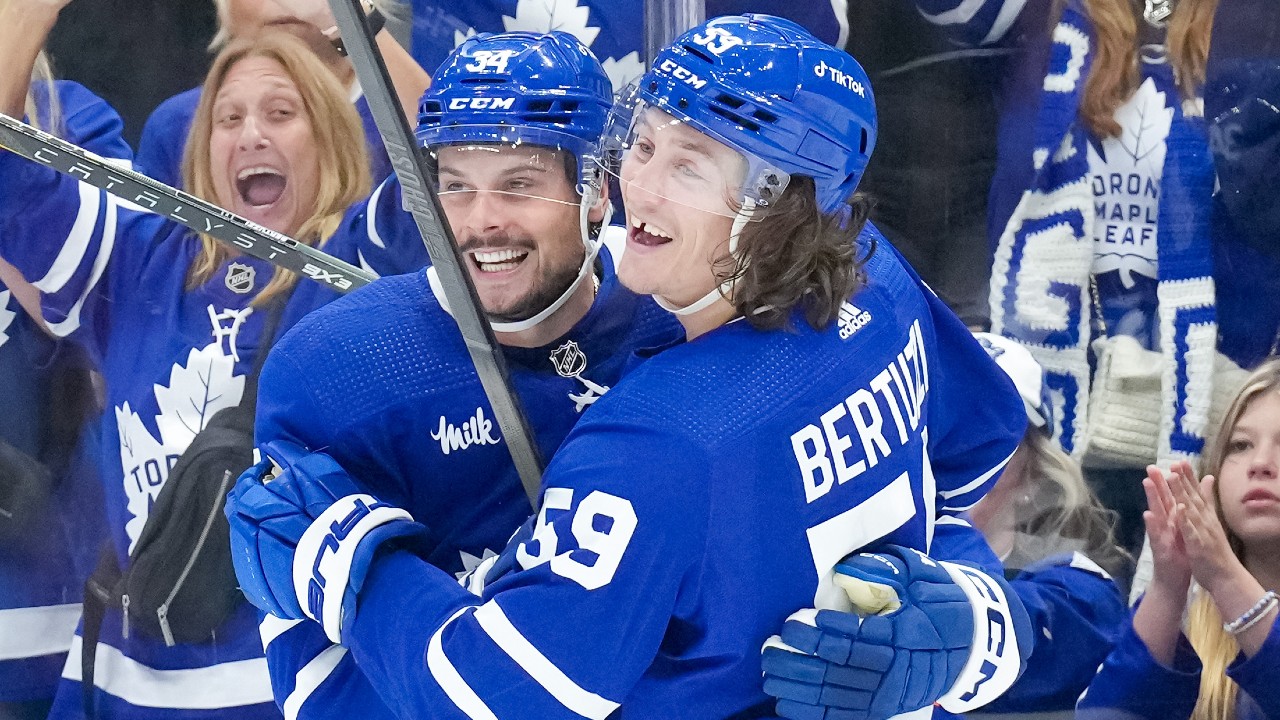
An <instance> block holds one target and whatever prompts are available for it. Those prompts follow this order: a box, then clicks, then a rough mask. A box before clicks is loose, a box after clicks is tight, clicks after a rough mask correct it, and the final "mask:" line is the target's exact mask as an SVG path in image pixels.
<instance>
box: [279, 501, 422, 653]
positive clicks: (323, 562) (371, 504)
mask: <svg viewBox="0 0 1280 720" xmlns="http://www.w3.org/2000/svg"><path fill="white" fill-rule="evenodd" d="M396 520H409V521H412V520H413V517H412V516H411V515H410V514H409V513H408V512H407V511H405V510H401V509H400V508H396V507H391V506H390V505H382V504H380V503H379V502H378V500H377V499H376V498H374V497H373V496H371V495H348V496H346V497H344V498H340V499H338V500H337V501H335V502H334V503H333V504H332V505H330V506H329V508H328V509H327V510H325V511H324V512H323V513H321V514H320V517H318V518H316V519H315V520H313V521H312V522H311V526H310V527H308V528H307V531H306V532H304V533H303V534H302V538H301V539H300V540H298V549H297V551H296V552H295V553H294V555H293V590H294V593H296V594H297V597H298V604H299V605H300V606H301V607H302V612H303V613H304V614H306V616H307V617H309V618H311V619H312V620H315V621H316V622H319V623H320V624H321V625H322V626H324V633H325V635H328V636H329V639H330V640H332V641H333V642H335V643H341V642H342V637H341V632H340V631H341V628H342V601H343V599H344V597H345V595H346V592H347V585H348V584H349V581H350V578H351V562H352V558H353V557H354V556H355V552H356V548H357V547H359V545H360V541H361V540H363V539H364V538H365V536H366V535H368V534H369V533H370V532H371V531H372V530H373V529H374V528H376V527H378V526H379V525H385V524H386V523H389V522H394V521H396Z"/></svg>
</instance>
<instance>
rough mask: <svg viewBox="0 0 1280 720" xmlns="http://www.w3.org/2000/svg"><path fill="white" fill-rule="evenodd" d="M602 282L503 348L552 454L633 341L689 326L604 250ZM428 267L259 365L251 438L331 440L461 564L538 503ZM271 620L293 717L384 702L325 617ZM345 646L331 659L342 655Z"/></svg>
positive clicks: (344, 302) (501, 538) (450, 568)
mask: <svg viewBox="0 0 1280 720" xmlns="http://www.w3.org/2000/svg"><path fill="white" fill-rule="evenodd" d="M598 265H599V266H600V270H601V272H602V278H603V279H602V281H601V284H600V290H599V293H598V295H597V298H596V301H595V303H594V304H593V305H592V308H591V310H590V311H589V312H588V314H587V315H586V316H585V317H584V318H583V319H582V320H581V321H580V322H579V323H578V324H577V325H575V326H574V328H573V329H572V330H570V331H569V332H568V333H567V334H566V335H565V336H563V337H561V338H559V339H557V340H556V341H554V342H552V343H550V344H548V345H546V346H543V347H536V348H517V347H503V354H504V355H505V357H506V361H507V366H508V368H509V370H510V372H511V380H512V386H513V390H514V391H515V392H516V394H517V395H518V396H519V398H520V400H521V401H522V404H523V406H524V408H525V410H526V412H527V414H528V419H529V423H530V426H531V427H532V428H533V429H534V431H535V435H536V441H537V444H538V447H539V448H540V449H541V451H542V453H543V455H544V457H550V456H552V454H554V453H555V451H556V449H557V448H558V447H559V445H560V443H561V441H562V440H563V439H564V438H565V436H566V435H567V434H568V433H569V430H570V429H571V428H572V427H573V425H574V423H575V422H577V421H578V418H579V417H580V416H581V413H582V411H583V410H585V409H586V408H587V407H588V406H589V405H590V404H591V403H593V402H594V401H595V400H596V399H598V398H599V397H600V396H601V393H603V392H604V391H606V390H608V389H609V388H610V387H611V386H613V385H614V384H615V383H616V382H617V381H618V379H619V377H620V376H621V374H622V370H623V367H624V365H625V364H626V362H627V361H628V359H629V358H630V356H631V354H632V352H633V351H635V350H637V349H638V348H641V347H648V346H653V345H665V344H669V343H671V342H675V341H677V340H679V339H681V338H683V337H684V331H683V329H682V328H681V327H680V325H679V323H677V322H676V320H675V318H674V317H673V316H671V315H670V314H668V313H666V312H665V311H663V310H661V309H660V308H658V306H657V305H656V304H655V303H653V301H652V300H650V299H649V298H647V297H645V298H640V297H637V296H636V295H634V294H632V293H631V292H629V291H628V290H626V289H625V288H623V287H622V286H621V285H619V283H618V281H617V278H616V276H615V275H614V274H613V267H612V263H611V261H610V260H609V258H608V253H607V251H602V257H601V261H600V262H599V263H598ZM427 272H429V271H424V272H421V273H417V274H414V275H405V276H401V277H396V278H387V279H385V280H383V281H380V282H378V283H375V284H373V285H371V286H370V287H368V288H366V289H362V290H360V291H358V292H356V293H353V294H352V295H351V296H350V297H347V298H343V299H341V300H339V301H338V302H335V303H333V304H331V305H329V306H328V307H326V308H323V309H322V310H319V311H317V312H315V313H312V314H311V315H309V316H308V317H307V318H306V319H305V320H303V321H302V322H301V323H300V324H299V325H298V326H297V327H296V328H294V329H293V331H291V332H290V333H289V334H288V335H287V336H285V337H284V338H282V339H281V341H280V343H279V344H278V345H277V346H276V347H275V348H274V349H273V351H272V353H271V357H270V360H269V361H268V362H267V365H266V367H265V368H263V376H262V389H261V392H260V393H259V399H258V420H257V430H256V433H257V439H258V441H259V443H263V442H267V441H271V440H280V439H284V440H289V441H291V442H294V443H297V444H299V445H301V446H303V447H307V448H311V449H324V451H325V452H326V453H327V454H329V455H330V456H331V457H333V458H334V459H336V460H337V461H338V462H339V463H340V464H341V465H342V466H343V468H345V469H346V470H348V472H350V473H351V475H352V477H353V478H354V479H355V480H356V482H358V483H359V484H360V485H361V486H362V487H364V488H365V489H367V490H368V491H369V492H371V493H374V494H376V495H378V496H379V497H385V498H388V499H393V501H394V502H395V503H396V504H397V505H400V506H401V507H405V508H408V509H409V510H410V511H411V512H412V513H413V515H414V517H415V518H417V519H418V520H419V521H420V522H422V523H424V524H426V525H427V527H428V528H430V530H431V534H432V543H433V544H434V548H433V549H432V551H431V553H430V555H429V559H430V561H431V563H432V564H433V565H435V566H436V567H438V568H441V569H442V570H445V571H446V572H448V573H451V574H453V575H456V576H461V575H462V574H463V573H464V572H465V571H468V570H471V569H472V568H473V567H475V566H476V564H477V563H479V562H481V561H482V560H484V559H487V558H489V557H492V556H493V555H494V554H495V553H496V552H497V551H500V550H501V549H502V548H503V547H505V545H506V543H507V540H508V539H509V538H510V537H511V535H512V533H513V532H514V531H515V530H516V528H517V527H519V526H520V524H521V523H523V522H524V521H525V520H526V519H527V518H528V517H529V515H530V508H529V501H528V498H527V497H526V495H525V493H524V489H523V487H522V486H521V484H520V480H519V477H518V476H517V475H516V472H515V469H514V467H513V465H512V462H511V456H510V451H509V449H508V447H507V445H506V443H505V442H503V438H502V434H501V432H500V431H499V429H498V427H497V425H496V423H495V422H494V415H493V411H492V409H491V407H490V405H489V402H488V400H487V399H486V398H485V396H484V392H483V390H482V388H481V387H480V384H479V378H478V377H477V376H476V374H475V369H474V366H473V365H472V363H471V360H470V358H469V356H468V354H467V351H466V347H465V345H464V344H463V340H462V336H461V334H460V333H459V332H458V329H457V326H456V325H455V324H454V323H453V321H452V320H451V319H450V318H449V317H448V315H447V314H446V311H445V310H443V309H442V308H441V306H440V304H439V302H438V301H437V300H436V296H435V294H434V292H433V290H432V288H431V287H430V284H429V282H428V279H427ZM280 627H281V626H280V622H279V621H277V620H275V619H268V620H266V622H265V623H264V626H263V636H264V640H270V642H266V643H265V645H266V647H267V660H268V663H269V665H270V667H271V675H272V685H273V688H274V690H275V693H276V700H277V702H278V703H280V704H281V706H282V707H283V708H285V710H286V713H287V714H290V716H291V717H293V716H295V714H296V716H298V717H324V716H329V715H330V713H332V712H333V711H334V709H335V708H336V707H342V708H346V709H347V710H349V711H350V712H359V713H360V714H361V717H366V718H367V717H372V716H374V712H375V710H374V708H379V709H381V710H382V711H383V712H384V713H386V714H388V715H389V713H390V711H389V710H387V709H386V708H385V706H383V704H382V702H381V701H380V700H379V699H378V698H377V696H376V695H375V694H374V693H373V691H372V688H371V686H369V684H368V682H367V681H366V680H365V679H364V677H363V676H362V675H361V674H360V673H359V671H358V670H356V669H355V667H354V663H353V662H352V661H351V659H350V657H349V656H347V655H346V651H345V650H344V649H342V648H338V647H333V648H331V647H330V643H329V640H328V638H326V637H325V635H324V633H323V631H322V630H321V629H320V627H319V626H317V625H314V624H312V623H302V624H298V625H288V626H286V629H285V631H284V632H283V633H282V632H280V631H279V630H273V628H280ZM335 656H336V657H335Z"/></svg>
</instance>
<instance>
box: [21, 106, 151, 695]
mask: <svg viewBox="0 0 1280 720" xmlns="http://www.w3.org/2000/svg"><path fill="white" fill-rule="evenodd" d="M46 88H47V86H44V85H36V86H34V87H33V88H32V92H33V94H34V98H35V101H36V107H37V108H40V110H38V111H37V112H38V113H40V114H43V113H44V109H46V108H47V107H48V106H49V103H48V101H47V90H46ZM56 91H57V93H58V101H59V107H60V109H61V113H62V122H61V123H60V127H58V128H56V129H57V131H58V134H59V135H61V136H62V137H64V138H66V139H68V140H70V141H72V142H75V143H77V144H79V145H82V146H84V147H86V148H88V149H89V150H91V151H93V152H95V153H97V154H98V155H101V156H103V157H108V158H114V159H118V160H121V161H125V162H127V161H128V160H129V159H130V158H131V157H132V151H131V150H130V149H129V147H128V145H126V144H125V143H124V141H123V140H122V139H121V137H120V130H121V127H120V124H119V121H118V119H117V118H116V117H115V116H114V115H112V116H104V115H102V114H100V113H97V112H95V107H94V106H95V104H96V101H97V99H96V98H95V97H94V96H93V95H92V94H91V93H89V92H88V91H87V90H85V89H84V88H83V87H81V86H80V85H77V84H75V83H70V82H58V83H56ZM75 355H76V353H74V352H73V349H72V348H68V347H65V345H64V344H60V343H58V342H56V341H55V340H53V339H52V338H50V337H48V336H47V335H46V334H45V333H44V331H43V330H41V329H40V328H39V327H38V326H37V325H36V324H35V323H34V322H33V321H32V320H31V319H30V318H28V317H27V315H26V313H25V312H24V311H23V309H22V308H21V307H20V306H19V304H18V301H17V299H16V298H15V297H13V293H12V292H11V291H10V290H9V289H8V288H6V287H5V286H4V285H3V284H2V283H0V379H2V382H3V384H2V387H3V388H4V391H3V392H2V393H0V441H3V442H5V443H7V444H8V445H10V446H11V447H12V448H14V449H16V450H17V451H19V452H22V453H24V454H25V455H27V456H28V457H30V458H33V459H38V460H40V461H42V462H48V463H51V464H55V465H56V466H57V467H54V468H51V469H53V470H55V471H56V472H58V473H59V474H60V475H61V477H57V478H55V484H54V486H53V487H52V488H50V496H49V497H48V498H47V504H45V505H44V506H43V507H42V508H40V509H39V510H38V512H37V514H36V515H35V516H33V517H29V518H25V519H23V523H22V530H23V534H22V536H21V537H20V538H14V539H11V540H10V541H8V542H3V543H0V702H20V701H28V700H39V699H45V700H47V699H49V698H52V697H53V691H54V688H55V686H56V685H57V681H58V675H59V673H61V671H62V665H63V662H64V660H65V657H66V652H67V649H68V648H69V647H70V646H71V638H72V635H73V634H74V632H75V626H76V621H77V620H78V619H79V617H80V596H81V590H82V586H83V583H84V578H85V576H86V574H87V572H88V567H89V564H90V563H91V562H92V559H91V558H93V556H94V555H95V553H96V550H97V544H98V543H99V542H100V539H99V538H97V537H95V535H96V534H97V533H100V532H102V530H103V527H104V525H103V523H102V522H100V521H95V520H96V519H97V518H98V517H99V516H100V515H101V513H102V507H101V491H98V490H96V488H95V485H96V484H97V479H96V476H95V474H94V472H93V468H91V467H86V463H83V462H77V461H76V458H66V457H50V456H49V455H48V453H49V452H55V451H66V450H68V449H69V448H58V449H57V450H55V449H54V448H52V447H50V446H49V441H50V438H49V433H50V432H51V421H52V417H53V413H54V412H55V410H56V409H55V408H53V407H50V404H49V403H50V397H49V390H50V383H52V382H56V381H58V380H62V379H65V378H63V377H61V376H60V375H58V374H57V373H56V370H57V369H58V368H59V367H64V366H67V367H72V368H77V367H79V366H80V365H81V363H79V362H78V361H77V360H76V359H75V357H74V356H75ZM68 363H70V365H67V364H68ZM70 410H71V409H70V408H65V409H63V411H64V412H69V411H70Z"/></svg>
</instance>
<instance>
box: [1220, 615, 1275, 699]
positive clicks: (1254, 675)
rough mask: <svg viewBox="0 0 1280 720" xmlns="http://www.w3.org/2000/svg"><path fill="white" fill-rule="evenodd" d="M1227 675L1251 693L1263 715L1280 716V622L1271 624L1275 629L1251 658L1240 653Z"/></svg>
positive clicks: (1250, 697)
mask: <svg viewBox="0 0 1280 720" xmlns="http://www.w3.org/2000/svg"><path fill="white" fill-rule="evenodd" d="M1227 677H1229V678H1231V679H1232V680H1235V681H1236V684H1237V685H1239V686H1240V689H1241V690H1243V691H1244V692H1245V693H1246V694H1248V696H1249V699H1250V700H1252V701H1253V702H1254V703H1255V704H1256V705H1257V706H1258V709H1259V710H1261V711H1262V715H1263V717H1268V718H1280V683H1278V682H1276V679H1277V678H1280V622H1276V623H1274V624H1272V626H1271V632H1270V634H1268V635H1267V639H1266V641H1264V642H1263V643H1262V649H1260V650H1258V654H1256V655H1254V656H1253V657H1251V658H1246V657H1245V656H1244V654H1243V653H1242V654H1240V655H1239V656H1237V657H1236V659H1235V660H1234V661H1233V662H1232V663H1231V664H1230V665H1228V666H1227Z"/></svg>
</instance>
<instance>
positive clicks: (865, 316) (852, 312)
mask: <svg viewBox="0 0 1280 720" xmlns="http://www.w3.org/2000/svg"><path fill="white" fill-rule="evenodd" d="M869 322H871V313H869V312H867V311H866V310H860V309H858V307H857V306H855V305H854V304H853V303H850V302H844V303H842V304H841V305H840V316H839V317H838V318H837V319H836V324H837V325H838V326H839V327H840V339H841V340H848V339H849V338H851V337H853V334H854V333H856V332H858V331H859V330H861V329H862V328H863V326H864V325H866V324H867V323H869Z"/></svg>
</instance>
